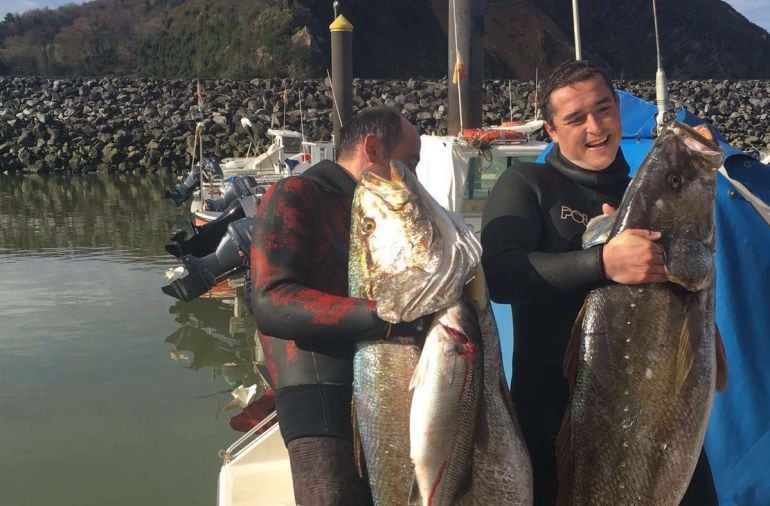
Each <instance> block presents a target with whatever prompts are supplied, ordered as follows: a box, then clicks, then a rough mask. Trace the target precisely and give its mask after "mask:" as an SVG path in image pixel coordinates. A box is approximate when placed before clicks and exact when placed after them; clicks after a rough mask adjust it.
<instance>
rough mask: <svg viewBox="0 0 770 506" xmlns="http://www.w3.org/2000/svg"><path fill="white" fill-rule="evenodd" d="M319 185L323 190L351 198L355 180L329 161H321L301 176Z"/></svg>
mask: <svg viewBox="0 0 770 506" xmlns="http://www.w3.org/2000/svg"><path fill="white" fill-rule="evenodd" d="M301 176H302V177H307V178H310V179H312V180H313V181H315V182H317V183H318V184H320V185H321V186H322V187H323V188H324V189H325V190H328V191H332V192H335V193H342V194H344V195H349V196H351V197H352V196H353V193H354V192H355V190H356V180H355V179H353V177H352V176H351V175H350V174H348V172H347V171H346V170H345V169H343V168H342V166H340V165H338V164H336V163H334V162H332V161H330V160H322V161H320V162H318V163H317V164H315V165H313V166H312V167H310V168H309V169H308V170H306V171H305V172H303V173H302V174H301Z"/></svg>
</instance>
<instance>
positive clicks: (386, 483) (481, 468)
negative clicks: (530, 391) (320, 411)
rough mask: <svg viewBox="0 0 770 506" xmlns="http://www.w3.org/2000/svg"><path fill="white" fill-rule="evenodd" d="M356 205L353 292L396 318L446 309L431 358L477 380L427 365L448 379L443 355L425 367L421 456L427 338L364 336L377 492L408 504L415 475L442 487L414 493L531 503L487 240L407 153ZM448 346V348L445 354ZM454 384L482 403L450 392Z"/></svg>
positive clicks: (369, 449) (362, 365) (363, 397)
mask: <svg viewBox="0 0 770 506" xmlns="http://www.w3.org/2000/svg"><path fill="white" fill-rule="evenodd" d="M352 211H353V212H352V220H353V221H352V225H351V260H350V280H351V283H350V287H351V294H353V295H357V296H361V297H367V298H369V299H371V300H376V301H378V314H379V315H380V317H382V318H384V319H386V320H388V321H391V322H394V323H395V322H398V321H402V320H403V321H411V320H413V319H415V318H417V317H418V316H421V315H425V314H432V313H434V312H436V311H439V313H438V314H436V316H435V317H434V321H433V325H432V327H431V330H430V331H429V334H428V337H427V340H426V344H425V350H423V354H424V356H423V358H422V359H421V360H432V361H434V362H435V361H436V360H438V361H444V362H443V363H444V364H446V363H447V362H446V361H447V360H448V361H449V362H450V363H452V364H454V365H455V366H457V367H458V370H455V371H452V378H456V379H457V381H459V378H460V377H461V376H462V378H463V382H464V383H463V385H464V386H465V387H467V388H466V389H464V390H462V391H459V392H458V390H457V389H456V387H457V383H453V381H454V379H453V380H452V381H442V378H441V377H439V378H428V377H427V376H429V375H430V374H434V373H437V374H439V375H443V378H444V379H446V378H447V376H446V374H447V373H446V370H445V369H441V368H440V367H438V368H433V369H431V372H428V371H426V370H424V369H421V371H422V372H418V373H417V374H416V375H415V381H414V385H413V386H414V387H415V397H416V399H418V400H419V402H417V403H413V405H412V408H411V417H412V420H414V421H415V425H414V432H413V433H412V438H413V439H412V443H411V448H412V449H413V452H412V454H413V455H414V457H415V461H414V465H413V464H412V462H411V460H410V435H409V434H410V427H409V418H410V408H409V402H410V398H411V396H410V394H409V391H408V387H409V382H410V378H411V377H412V375H413V372H414V371H415V367H416V365H417V360H418V356H419V353H420V347H419V344H420V343H416V342H414V341H412V340H406V339H396V340H394V339H392V338H390V339H388V340H382V341H373V342H364V343H361V344H360V345H358V346H357V350H356V356H355V364H354V369H355V379H354V399H355V410H356V413H357V421H358V430H359V433H360V436H361V442H362V446H363V452H364V457H365V461H366V467H367V470H368V475H369V482H370V485H371V488H372V494H373V497H374V501H375V503H376V504H394V505H402V504H405V503H406V502H407V498H408V497H409V496H410V488H411V486H412V478H413V476H415V475H416V478H417V479H416V485H417V487H416V490H421V491H425V490H433V494H431V493H427V494H424V493H423V494H420V493H417V494H416V495H417V497H415V495H414V494H412V500H415V499H417V500H421V501H422V502H423V503H424V504H433V505H438V504H450V503H452V504H455V503H458V504H530V503H531V500H532V499H531V496H532V475H531V469H530V464H529V457H528V455H527V452H526V448H525V447H524V445H523V444H522V438H521V435H520V431H519V429H518V425H517V423H516V422H515V417H514V416H513V415H512V411H511V408H510V401H509V393H508V390H507V387H506V386H505V381H504V379H503V372H502V371H503V369H502V360H501V352H500V343H499V336H498V333H497V327H496V325H495V322H494V317H493V315H492V312H491V307H490V305H489V298H488V295H487V292H486V284H485V282H484V278H483V273H482V272H481V269H480V267H479V266H478V262H479V257H480V246H479V244H478V242H477V241H476V239H475V238H474V236H473V235H472V233H471V232H470V229H468V228H467V227H466V226H465V225H464V224H463V223H462V220H459V219H455V218H453V217H451V216H450V215H449V214H448V213H447V212H446V211H445V210H444V209H443V208H441V207H440V206H439V205H438V204H437V203H436V202H435V201H434V200H433V199H432V198H431V197H430V195H429V194H428V193H427V191H425V190H424V189H423V188H422V186H421V185H420V184H419V182H418V181H417V179H416V178H415V177H414V175H413V174H411V173H410V172H408V171H407V170H406V168H405V167H404V166H403V165H401V164H398V163H393V164H392V165H391V180H390V181H388V180H385V179H382V178H379V177H377V176H375V175H372V174H366V175H364V177H363V178H362V181H361V184H360V185H359V187H358V188H357V190H356V195H355V197H354V203H353V210H352ZM469 280H471V281H470V282H469ZM433 341H437V342H433ZM432 342H433V344H431V343H432ZM442 350H443V351H447V352H448V353H449V356H448V357H443V358H439V357H437V356H436V354H437V353H441V351H442ZM442 371H443V372H442ZM459 373H462V375H460V374H459ZM482 378H483V382H482V381H481V380H482ZM447 393H448V394H449V395H450V397H451V395H454V394H457V395H459V396H461V397H462V398H463V399H464V400H467V401H468V403H470V405H471V407H473V406H477V407H476V408H472V409H468V408H469V406H468V405H466V404H464V403H462V402H459V403H458V402H447V401H446V400H442V398H443V399H447V397H445V396H446V395H447ZM476 403H477V404H476ZM426 428H427V429H428V430H427V431H426ZM420 431H422V432H423V437H424V439H420V436H419V435H418V434H417V433H419V432H420ZM469 434H471V435H472V438H470V440H471V444H469ZM434 444H435V445H437V446H436V447H435V449H436V450H437V452H438V453H437V454H436V455H431V451H430V450H431V445H434ZM439 454H440V455H439ZM431 457H433V458H431ZM420 496H423V497H420Z"/></svg>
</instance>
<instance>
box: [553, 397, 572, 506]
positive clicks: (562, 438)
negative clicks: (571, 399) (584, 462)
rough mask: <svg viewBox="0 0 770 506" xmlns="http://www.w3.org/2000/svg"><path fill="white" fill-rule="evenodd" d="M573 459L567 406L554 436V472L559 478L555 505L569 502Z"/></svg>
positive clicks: (560, 505)
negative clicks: (557, 431) (557, 432)
mask: <svg viewBox="0 0 770 506" xmlns="http://www.w3.org/2000/svg"><path fill="white" fill-rule="evenodd" d="M574 466H575V461H574V460H573V458H572V409H571V408H570V407H569V406H567V409H566V411H565V412H564V418H562V420H561V428H560V429H559V434H558V435H557V436H556V473H557V476H558V478H559V490H558V495H557V500H556V504H557V506H566V505H568V504H569V496H570V489H571V488H572V476H573V468H574Z"/></svg>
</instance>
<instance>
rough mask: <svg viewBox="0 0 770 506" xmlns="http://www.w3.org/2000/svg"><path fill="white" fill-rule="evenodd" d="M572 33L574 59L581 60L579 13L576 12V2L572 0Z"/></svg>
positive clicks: (576, 0)
mask: <svg viewBox="0 0 770 506" xmlns="http://www.w3.org/2000/svg"><path fill="white" fill-rule="evenodd" d="M572 31H573V32H575V59H576V60H578V61H580V60H582V59H583V49H582V48H581V46H580V13H579V12H578V0H572Z"/></svg>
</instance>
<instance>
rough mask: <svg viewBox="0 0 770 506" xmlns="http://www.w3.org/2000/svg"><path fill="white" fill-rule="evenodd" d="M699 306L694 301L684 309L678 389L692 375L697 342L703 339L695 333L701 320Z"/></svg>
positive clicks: (678, 349) (677, 358) (677, 367)
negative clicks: (695, 328)
mask: <svg viewBox="0 0 770 506" xmlns="http://www.w3.org/2000/svg"><path fill="white" fill-rule="evenodd" d="M698 313H699V311H698V304H697V302H696V303H693V302H692V301H691V302H690V303H688V304H687V305H686V306H685V308H684V318H683V319H682V328H681V329H680V331H679V346H678V348H677V351H676V388H677V390H678V389H680V388H682V385H684V382H685V380H687V376H688V375H689V374H690V370H691V369H692V364H693V361H694V358H695V349H696V347H697V344H698V343H697V341H698V340H700V339H701V336H700V333H699V332H698V331H697V330H696V332H693V325H695V324H696V323H697V322H698V321H700V318H699V314H698Z"/></svg>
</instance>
